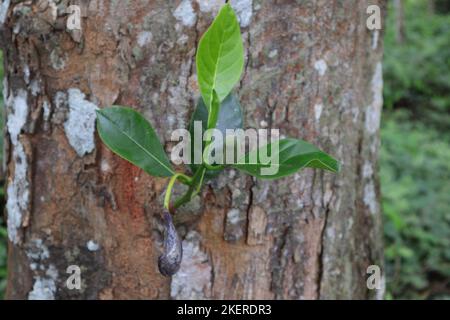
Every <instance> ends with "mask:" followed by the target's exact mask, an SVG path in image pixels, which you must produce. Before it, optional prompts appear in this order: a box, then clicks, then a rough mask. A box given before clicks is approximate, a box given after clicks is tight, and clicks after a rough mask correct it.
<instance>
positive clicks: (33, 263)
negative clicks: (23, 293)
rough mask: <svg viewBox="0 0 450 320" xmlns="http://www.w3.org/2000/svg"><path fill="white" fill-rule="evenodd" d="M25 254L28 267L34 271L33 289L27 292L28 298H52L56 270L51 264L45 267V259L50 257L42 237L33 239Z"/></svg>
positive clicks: (56, 274) (53, 297) (53, 296)
mask: <svg viewBox="0 0 450 320" xmlns="http://www.w3.org/2000/svg"><path fill="white" fill-rule="evenodd" d="M26 255H27V257H28V259H29V261H30V269H31V270H32V271H33V273H34V276H33V279H34V284H33V289H32V290H31V291H30V292H29V293H28V299H29V300H54V299H55V293H56V281H57V279H58V270H57V269H56V268H55V266H54V265H53V264H49V265H48V267H46V261H47V260H48V259H49V258H50V252H49V250H48V247H47V246H46V245H45V244H44V242H43V241H42V239H36V240H33V241H32V242H31V247H30V248H29V249H28V250H27V251H26Z"/></svg>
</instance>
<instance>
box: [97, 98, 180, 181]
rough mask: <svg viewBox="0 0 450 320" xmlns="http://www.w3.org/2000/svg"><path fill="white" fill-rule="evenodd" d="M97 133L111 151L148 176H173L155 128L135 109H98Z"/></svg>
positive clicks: (115, 107)
mask: <svg viewBox="0 0 450 320" xmlns="http://www.w3.org/2000/svg"><path fill="white" fill-rule="evenodd" d="M97 130H98V133H99V135H100V138H101V139H102V141H103V143H104V144H105V145H106V146H107V147H108V148H109V149H111V150H112V151H113V152H114V153H116V154H118V155H119V156H121V157H122V158H124V159H125V160H128V161H129V162H131V163H132V164H134V165H136V166H138V167H139V168H141V169H143V170H144V171H145V172H147V173H148V174H150V175H152V176H156V177H170V176H172V175H173V174H174V171H173V169H172V167H171V165H170V162H169V159H168V158H167V155H166V153H165V152H164V148H163V147H162V145H161V143H160V142H159V140H158V137H157V136H156V133H155V131H154V130H153V128H152V126H151V125H150V123H149V122H148V121H147V120H146V119H145V118H144V117H143V116H142V115H140V114H139V113H138V112H136V111H134V110H133V109H130V108H125V107H119V106H114V107H111V108H106V109H102V110H98V111H97Z"/></svg>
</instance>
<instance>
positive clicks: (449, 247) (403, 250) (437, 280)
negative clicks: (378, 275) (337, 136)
mask: <svg viewBox="0 0 450 320" xmlns="http://www.w3.org/2000/svg"><path fill="white" fill-rule="evenodd" d="M405 120H406V121H405ZM405 137H407V138H406V139H405ZM382 141H383V148H382V150H381V181H382V191H383V192H382V193H383V211H384V214H385V218H386V221H385V224H384V232H385V239H386V247H385V256H386V261H387V274H388V283H387V284H388V289H389V293H390V294H391V296H392V297H394V298H407V299H417V298H444V297H446V298H450V290H449V287H448V285H449V279H450V227H449V226H450V201H449V190H450V143H449V141H445V140H442V138H441V136H440V134H439V133H438V132H436V131H434V130H430V129H427V128H426V127H425V126H424V125H423V124H420V123H415V124H414V123H411V122H410V121H407V119H405V117H404V116H402V115H401V114H397V115H395V116H391V117H390V118H389V119H387V120H385V122H384V127H383V130H382Z"/></svg>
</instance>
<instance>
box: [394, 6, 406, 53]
mask: <svg viewBox="0 0 450 320" xmlns="http://www.w3.org/2000/svg"><path fill="white" fill-rule="evenodd" d="M394 8H395V38H396V40H397V43H399V44H402V43H403V41H404V39H405V10H404V8H403V0H394Z"/></svg>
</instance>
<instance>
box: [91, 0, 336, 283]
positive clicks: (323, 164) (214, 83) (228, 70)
mask: <svg viewBox="0 0 450 320" xmlns="http://www.w3.org/2000/svg"><path fill="white" fill-rule="evenodd" d="M196 65H197V77H198V84H199V87H200V93H201V98H200V102H199V104H198V106H197V110H196V111H195V112H194V116H193V117H192V120H191V128H190V129H191V130H190V131H191V132H192V124H193V123H194V121H200V122H201V124H202V127H203V128H202V129H203V130H204V129H208V130H206V131H205V134H206V137H207V139H206V142H205V144H204V145H202V150H201V152H200V153H201V154H202V155H203V156H202V159H201V160H202V161H201V164H199V165H197V166H191V169H193V170H192V171H193V175H192V176H188V175H186V174H184V173H180V172H175V170H174V169H173V168H172V167H171V164H170V162H169V159H168V157H167V155H166V154H165V151H164V148H163V146H162V145H161V144H160V142H159V139H158V137H157V135H156V133H155V131H154V130H153V128H152V127H151V125H150V123H148V122H147V121H146V120H145V119H144V118H143V117H142V116H141V115H140V114H139V113H137V112H136V111H134V110H132V109H130V108H125V107H118V106H115V107H111V108H106V109H103V110H99V111H98V112H97V114H98V118H97V128H98V132H99V135H100V137H101V139H102V141H103V142H104V143H105V145H106V146H108V147H109V148H110V149H111V150H112V151H113V152H115V153H116V154H118V155H119V156H121V157H123V158H124V159H126V160H128V161H129V162H131V163H133V164H134V165H136V166H138V167H140V168H142V169H143V170H144V171H145V172H147V173H148V174H150V175H152V176H157V177H170V181H169V184H168V187H167V190H166V195H165V199H164V207H165V209H166V210H167V211H166V212H165V213H164V219H165V222H166V235H165V241H164V245H165V248H164V255H163V256H161V257H160V260H159V268H160V271H161V273H162V274H164V275H168V276H169V275H172V274H173V273H175V272H176V271H177V270H178V268H179V264H180V262H181V256H182V251H181V242H180V239H179V238H178V235H177V234H176V230H175V228H174V227H173V224H172V220H171V217H170V214H168V212H169V211H171V212H172V213H174V212H175V210H176V209H177V208H179V207H180V206H182V205H184V204H186V203H187V202H189V201H190V200H191V199H192V198H193V197H194V196H195V195H197V194H198V193H199V192H200V190H201V187H202V185H203V183H204V181H205V177H208V176H211V175H213V174H214V172H216V171H220V170H223V169H224V166H223V165H222V164H216V163H210V161H209V159H210V158H209V156H210V155H211V152H212V150H213V148H212V146H213V140H212V134H210V133H211V131H210V130H213V129H218V130H220V129H222V130H224V129H236V128H237V127H240V126H241V125H242V123H243V121H242V111H241V108H240V105H239V103H238V100H237V98H236V97H235V96H234V94H233V93H232V89H233V87H234V86H235V85H236V83H237V82H238V81H239V79H240V77H241V74H242V71H243V67H244V49H243V44H242V39H241V32H240V27H239V23H238V21H237V18H236V15H235V13H234V11H233V9H232V8H231V6H230V5H229V4H226V5H224V6H223V7H222V9H221V10H220V12H219V14H218V15H217V17H216V18H215V20H214V22H213V23H212V25H211V26H210V27H209V29H208V30H207V31H206V33H205V34H204V35H203V37H202V38H201V40H200V43H199V46H198V51H197V56H196ZM222 108H224V109H225V108H226V109H227V112H226V113H223V112H221V109H222ZM201 136H203V132H202V133H201ZM260 147H261V148H266V149H267V150H268V151H269V153H272V154H271V156H272V157H274V156H275V157H277V158H278V159H279V161H278V162H277V163H276V165H277V169H278V170H277V172H276V173H275V174H273V175H264V174H261V173H260V172H261V170H262V169H267V168H268V167H270V166H271V165H273V163H269V162H268V160H267V161H266V160H264V159H262V158H261V157H258V156H259V152H258V150H257V151H250V152H249V153H247V154H246V155H245V156H244V157H243V158H242V159H237V161H236V162H235V163H236V164H233V165H230V166H231V167H234V168H236V169H239V170H241V171H243V172H245V173H247V174H250V175H252V176H255V177H258V178H261V179H276V178H281V177H285V176H287V175H290V174H293V173H295V172H297V171H298V170H300V169H302V168H305V167H311V168H319V169H324V170H329V171H332V172H338V171H339V164H338V162H337V161H336V160H335V159H333V158H332V157H331V156H329V155H327V154H326V153H324V152H322V151H320V150H319V149H317V148H316V147H314V146H313V145H311V144H309V143H307V142H305V141H302V140H297V139H291V138H289V139H282V140H279V141H275V142H271V143H268V144H267V145H265V146H260ZM192 149H195V148H192ZM276 152H278V153H277V154H274V153H276ZM250 159H255V160H256V161H255V162H253V161H250ZM176 182H179V183H182V184H185V185H187V187H188V190H187V191H186V193H185V194H184V195H183V196H182V197H181V198H179V199H177V200H175V201H174V202H173V203H172V202H171V195H172V189H173V186H174V184H175V183H176Z"/></svg>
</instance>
